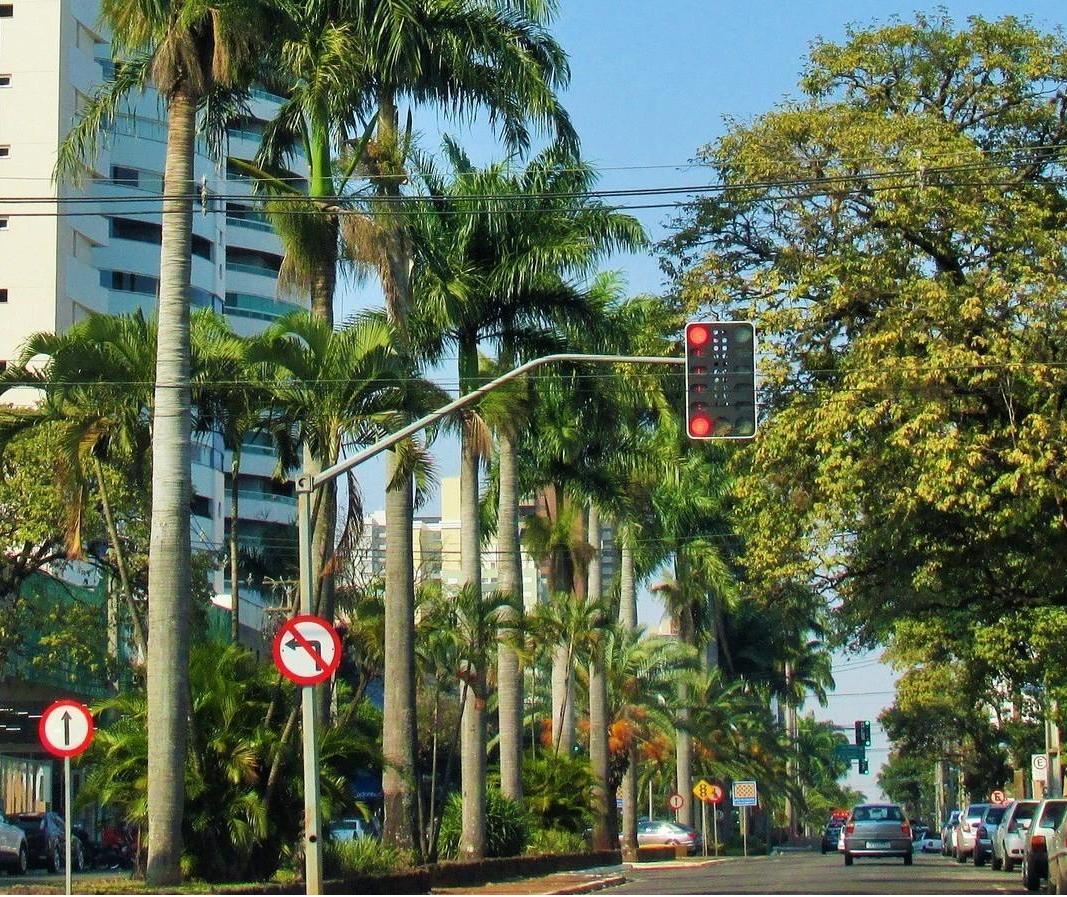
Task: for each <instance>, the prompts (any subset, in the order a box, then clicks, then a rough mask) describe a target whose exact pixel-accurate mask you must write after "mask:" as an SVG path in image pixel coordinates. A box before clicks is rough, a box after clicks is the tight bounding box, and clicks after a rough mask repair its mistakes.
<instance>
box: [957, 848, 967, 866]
mask: <svg viewBox="0 0 1067 897" xmlns="http://www.w3.org/2000/svg"><path fill="white" fill-rule="evenodd" d="M956 862H957V863H961V864H962V863H966V862H967V854H965V853H964V852H963V851H962V850H957V851H956Z"/></svg>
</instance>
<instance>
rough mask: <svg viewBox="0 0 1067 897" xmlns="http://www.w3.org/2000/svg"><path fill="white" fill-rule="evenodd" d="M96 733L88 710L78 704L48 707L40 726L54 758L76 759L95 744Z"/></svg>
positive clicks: (62, 703) (69, 702)
mask: <svg viewBox="0 0 1067 897" xmlns="http://www.w3.org/2000/svg"><path fill="white" fill-rule="evenodd" d="M95 731H96V727H95V726H94V725H93V715H92V714H91V713H90V712H89V708H88V707H86V706H85V705H84V704H79V703H78V702H77V701H67V700H63V701H56V702H55V703H54V704H49V705H48V707H47V708H45V711H44V713H42V714H41V721H40V722H39V723H38V724H37V735H38V737H39V738H40V739H41V744H42V746H43V747H44V749H45V750H46V751H48V753H50V754H52V755H53V756H55V757H76V756H77V755H78V754H80V753H82V752H83V751H84V750H85V749H86V748H87V747H89V745H90V744H91V743H92V740H93V733H94V732H95Z"/></svg>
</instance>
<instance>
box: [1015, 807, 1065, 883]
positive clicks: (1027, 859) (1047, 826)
mask: <svg viewBox="0 0 1067 897" xmlns="http://www.w3.org/2000/svg"><path fill="white" fill-rule="evenodd" d="M1065 811H1067V799H1064V798H1051V799H1047V800H1043V801H1041V803H1039V804H1038V805H1037V809H1035V810H1034V816H1033V820H1034V821H1033V822H1031V823H1030V831H1029V832H1028V837H1027V839H1026V846H1025V847H1024V848H1023V860H1022V875H1023V887H1024V888H1026V890H1028V891H1036V890H1037V889H1038V888H1040V887H1041V880H1042V879H1043V878H1048V846H1049V841H1050V840H1051V839H1052V838H1054V837H1055V835H1056V827H1057V826H1058V825H1059V824H1060V822H1062V821H1063V817H1064V813H1065Z"/></svg>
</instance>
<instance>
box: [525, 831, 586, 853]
mask: <svg viewBox="0 0 1067 897" xmlns="http://www.w3.org/2000/svg"><path fill="white" fill-rule="evenodd" d="M588 848H589V845H588V844H587V843H586V840H585V837H584V836H582V835H580V834H578V832H568V831H561V830H560V829H557V828H538V829H534V833H533V837H531V838H530V843H529V844H528V845H527V846H526V852H527V853H529V854H535V855H536V854H544V853H582V852H583V851H585V850H588Z"/></svg>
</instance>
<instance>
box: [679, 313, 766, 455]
mask: <svg viewBox="0 0 1067 897" xmlns="http://www.w3.org/2000/svg"><path fill="white" fill-rule="evenodd" d="M685 420H686V432H687V433H688V434H689V437H690V438H691V439H751V438H752V437H753V436H755V435H756V328H755V327H754V326H753V324H752V323H751V322H750V321H692V322H690V323H689V324H687V325H686V327H685Z"/></svg>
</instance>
